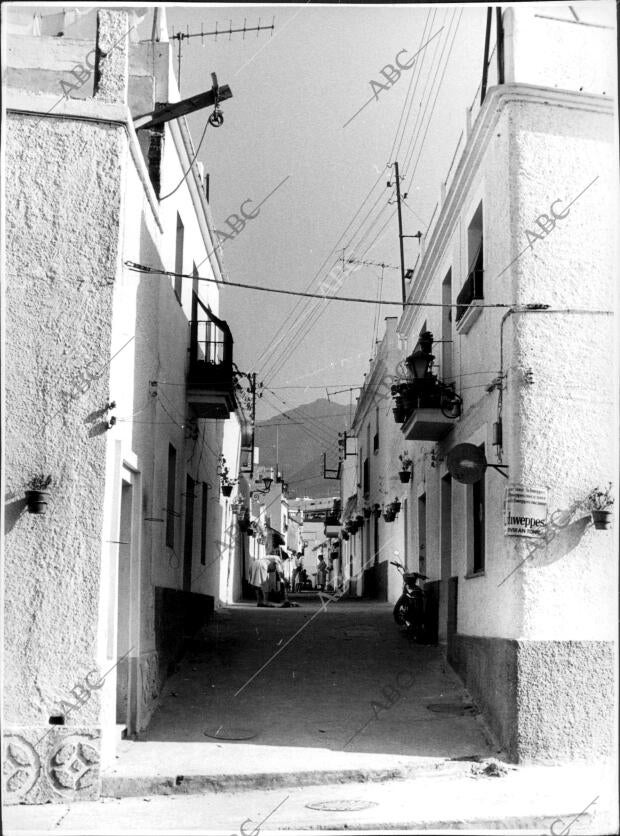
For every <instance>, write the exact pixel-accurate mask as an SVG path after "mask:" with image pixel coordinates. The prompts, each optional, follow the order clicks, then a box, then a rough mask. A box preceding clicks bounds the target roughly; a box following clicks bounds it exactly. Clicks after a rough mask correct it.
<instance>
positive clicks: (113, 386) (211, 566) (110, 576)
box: [5, 15, 240, 760]
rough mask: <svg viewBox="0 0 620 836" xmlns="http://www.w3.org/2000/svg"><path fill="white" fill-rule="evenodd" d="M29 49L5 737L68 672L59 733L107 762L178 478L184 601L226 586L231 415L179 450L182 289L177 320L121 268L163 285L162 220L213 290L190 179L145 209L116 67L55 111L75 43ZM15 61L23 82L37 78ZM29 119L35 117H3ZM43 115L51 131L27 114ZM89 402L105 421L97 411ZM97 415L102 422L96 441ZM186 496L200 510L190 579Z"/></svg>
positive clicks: (152, 695) (157, 582)
mask: <svg viewBox="0 0 620 836" xmlns="http://www.w3.org/2000/svg"><path fill="white" fill-rule="evenodd" d="M112 18H113V19H112ZM112 18H111V19H110V21H108V22H107V23H106V25H107V24H109V26H108V28H109V29H110V31H112V32H114V31H116V29H117V28H118V27H119V26H120V25H121V24H122V23H123V19H122V18H123V16H122V15H120V17H118V19H117V17H115V16H114V15H112ZM103 28H105V26H104V27H103ZM103 28H102V33H103V34H105V32H103ZM47 40H49V39H46V43H45V46H46V50H47V51H45V50H44V52H45V54H46V55H51V56H52V58H53V59H54V60H53V61H52V63H53V64H54V66H53V67H51V68H50V67H48V68H47V70H51V74H50V73H49V72H48V73H47V75H45V73H44V76H45V78H43V79H41V78H39V74H38V72H35V73H34V74H33V73H30V75H28V74H27V73H26V75H24V74H23V73H21V74H18V75H17V76H15V79H16V80H17V81H18V82H19V84H20V85H22V86H23V85H24V84H25V79H26V80H29V83H32V84H34V81H35V80H36V81H37V84H39V87H38V88H37V89H36V90H27V91H25V90H21V91H20V92H19V93H18V94H15V92H14V91H10V92H11V96H10V102H9V104H10V106H11V107H13V108H14V111H15V112H12V113H11V115H10V119H9V129H8V146H7V157H6V165H7V169H8V170H9V171H10V173H11V177H10V178H8V181H10V182H9V187H8V189H7V197H8V198H9V200H8V201H7V204H10V208H9V211H8V213H7V222H6V224H7V225H6V228H7V273H8V279H9V280H8V281H7V331H6V345H7V349H6V367H7V378H6V387H7V390H6V391H7V403H8V402H9V401H10V408H9V409H10V412H11V414H10V420H9V421H7V428H9V427H10V429H7V443H6V449H7V461H6V467H7V483H6V484H7V490H8V498H7V499H8V506H7V523H8V528H9V531H8V534H7V541H6V544H7V550H6V554H7V559H6V575H5V589H6V593H5V607H6V612H5V625H6V628H5V636H6V641H7V650H8V654H7V656H6V657H5V658H6V659H7V668H6V669H7V670H8V671H10V675H9V676H8V677H7V680H5V685H6V690H5V721H8V722H9V723H12V724H22V725H23V724H34V725H39V726H44V727H45V726H47V724H48V719H49V716H50V715H51V714H62V713H64V711H63V710H62V709H60V710H58V709H57V708H55V706H56V707H57V706H58V703H59V702H60V701H61V700H63V699H65V700H67V701H69V700H70V699H71V689H72V688H73V687H74V686H75V685H76V683H78V682H80V681H82V680H83V678H84V675H85V674H86V673H87V672H89V671H93V670H97V669H98V670H100V671H102V670H105V671H106V673H107V676H106V678H105V683H104V685H103V687H102V688H101V689H100V690H99V689H98V690H95V691H94V692H93V694H92V698H90V699H89V700H88V701H87V702H86V703H85V704H84V705H83V706H82V707H81V708H80V709H79V710H76V711H75V712H73V713H72V714H71V715H70V716H68V717H67V725H75V724H81V725H84V724H88V725H90V726H93V727H97V728H99V727H102V728H103V740H102V754H103V758H104V760H109V759H110V758H111V757H112V755H113V746H114V742H115V737H117V734H116V733H115V724H116V719H117V717H116V702H117V699H116V686H117V682H116V680H117V669H116V668H115V667H114V664H115V662H116V660H117V658H118V657H119V655H121V653H124V652H125V650H127V651H129V659H128V661H126V662H125V663H124V665H125V667H126V669H127V670H120V668H121V666H119V671H118V674H119V677H120V678H121V679H122V678H123V677H127V676H129V678H130V679H131V680H132V683H133V684H132V685H131V686H130V687H131V688H132V689H134V701H135V703H136V704H137V715H135V716H134V720H135V722H136V724H137V727H138V728H143V727H144V726H145V725H146V723H147V722H148V719H149V717H150V713H151V712H152V710H153V707H154V705H155V699H156V697H157V694H158V688H159V681H160V678H161V676H162V673H165V671H164V672H162V671H161V670H158V664H157V654H156V636H155V597H154V596H155V587H156V586H163V587H168V588H172V589H182V588H183V562H184V554H183V549H184V529H185V508H186V481H185V480H186V476H187V475H188V474H189V475H190V476H192V477H193V478H194V479H195V480H196V483H197V484H196V488H195V498H194V526H193V532H192V543H193V550H192V571H191V578H192V586H191V590H192V592H198V593H203V594H205V595H211V596H213V597H214V599H215V605H216V606H219V605H220V604H221V602H222V601H223V600H226V601H229V600H231V599H232V594H233V591H234V589H235V588H236V587H238V585H239V582H240V581H239V567H238V565H237V558H236V553H235V539H236V537H235V535H236V530H235V527H234V526H233V525H232V523H233V518H232V514H231V511H230V500H227V499H226V498H224V497H222V496H221V495H220V491H219V477H218V476H217V473H216V467H217V462H218V456H219V454H220V453H223V454H224V455H225V457H226V459H227V462H228V465H229V467H230V471H231V474H232V475H233V476H234V475H236V473H237V471H238V466H239V446H240V425H239V421H238V420H237V418H236V417H235V416H233V417H232V418H231V419H230V420H227V421H224V420H219V421H214V420H212V421H205V420H198V421H197V422H196V425H195V428H196V429H197V430H198V434H197V435H195V433H194V427H192V425H191V422H190V421H189V420H188V419H189V418H190V417H191V416H190V413H189V408H188V405H187V403H186V397H185V377H186V373H187V364H188V353H187V349H188V345H189V326H188V319H189V317H190V316H191V294H192V281H191V280H185V279H184V280H183V289H182V298H181V302H182V304H180V303H179V301H178V299H177V297H176V295H175V293H174V290H173V286H174V279H169V278H164V277H161V276H158V275H157V274H154V275H144V274H141V273H136V272H134V271H132V270H130V269H128V268H127V267H125V265H124V262H125V261H126V260H131V261H135V262H138V263H142V264H147V265H150V266H153V267H156V268H157V267H160V266H163V267H164V268H167V269H174V266H175V243H176V242H175V239H176V213H177V211H178V212H179V213H180V214H181V216H182V219H183V223H184V226H185V240H184V264H183V269H184V271H186V272H188V273H189V272H191V271H192V267H193V264H196V265H200V268H199V273H200V275H201V276H207V277H210V278H213V277H217V278H218V279H219V280H221V279H222V275H221V273H220V267H221V259H218V258H217V257H216V255H214V254H213V253H212V252H211V251H212V249H213V234H212V232H211V230H210V215H209V210H208V206H207V204H206V201H205V199H204V195H203V194H201V189H202V183H201V182H200V179H199V178H195V177H194V174H193V173H192V174H191V175H190V176H189V177H188V178H187V179H186V181H185V182H184V183H183V185H182V186H181V188H180V189H179V190H178V191H177V192H176V193H175V195H174V196H173V197H171V198H170V199H169V200H168V201H162V202H158V200H157V197H156V195H155V193H154V191H153V188H152V186H151V184H150V181H149V177H148V172H147V169H146V165H145V162H144V159H143V158H142V155H141V151H140V147H139V144H138V140H137V137H136V135H135V132H134V130H133V127H132V125H131V117H130V115H129V112H128V111H127V109H126V107H125V106H124V103H123V98H124V96H125V95H126V85H125V82H124V79H125V80H126V76H127V66H126V52H124V51H123V54H121V55H120V56H117V57H118V58H119V60H118V61H117V62H116V63H114V66H112V65H111V78H110V79H108V81H109V82H110V83H109V84H108V85H107V86H105V84H104V85H103V86H104V87H105V90H103V87H102V89H101V90H100V91H99V93H101V96H102V97H103V99H101V96H100V97H99V100H97V101H95V100H93V99H92V98H91V99H88V100H86V101H74V100H68V101H62V102H59V101H58V99H57V97H56V96H53V95H50V91H51V90H52V89H53V86H54V84H55V83H56V81H57V78H56V75H55V73H57V72H58V71H60V72H62V71H63V67H64V64H65V63H66V61H67V60H68V59H70V60H73V57H74V55H75V54H76V48H77V47H76V46H75V44H68V45H67V46H66V47H65V49H64V51H63V50H62V48H58V44H56V43H55V44H54V45H53V49H51V47H50V44H49V43H47ZM53 40H54V39H53ZM91 46H92V45H91V44H90V43H89V44H86V45H83V50H84V51H85V52H88V49H90V48H91ZM50 49H51V52H50ZM56 53H59V54H56ZM21 63H22V64H24V66H25V67H26V69H27V68H28V66H31V67H32V66H34V68H35V69H36V68H37V66H38V63H41V62H38V63H37V62H35V61H34V60H26V61H25V63H24V61H22V62H21ZM166 64H167V65H169V56H168V55H167V56H166ZM20 66H21V65H20ZM22 69H23V67H22ZM103 81H104V82H105V81H106V80H105V79H103ZM50 85H51V86H50ZM177 97H178V95H177ZM106 99H114V103H110V104H108V103H106V101H105V100H106ZM29 109H31V110H32V111H35V112H34V113H32V114H27V113H22V112H19V111H28V110H29ZM37 110H40V111H41V112H40V113H36V111H37ZM52 111H56V113H58V114H59V115H62V116H63V117H64V118H62V119H58V118H56V113H54V114H53V115H52V116H51V117H48V118H46V116H45V114H46V113H47V112H52ZM188 137H189V135H188V133H187V129H186V127H184V126H183V125H181V126H179V125H177V124H175V125H174V126H171V127H169V128H167V135H166V140H165V143H164V158H163V161H162V170H163V172H164V183H165V184H168V183H169V182H170V181H174V184H173V185H176V183H178V182H179V181H180V179H181V177H182V175H183V173H184V169H186V168H187V165H188V163H189V160H190V159H191V157H192V156H193V153H194V152H193V149H192V147H191V141H190V140H189V138H188ZM197 292H198V294H199V296H200V298H201V299H202V300H203V302H204V303H205V304H207V305H209V306H210V307H211V308H212V310H213V311H214V312H215V313H217V311H218V300H219V291H218V287H217V286H216V285H215V284H212V283H207V282H201V283H199V285H198V287H197ZM84 370H88V371H89V372H93V373H95V372H96V374H94V379H93V380H92V382H89V381H87V382H86V384H84V386H83V389H82V391H79V392H78V394H76V395H75V396H73V397H70V396H69V395H68V394H67V393H68V392H69V391H70V390H72V389H74V388H75V386H76V384H81V381H82V380H83V378H82V375H83V373H84ZM153 381H156V386H155V385H152V382H153ZM109 401H114V402H115V407H114V408H113V409H106V406H107V404H108V402H109ZM112 416H113V417H114V418H115V419H116V423H115V425H114V426H111V427H108V426H107V420H108V419H109V418H110V417H112ZM169 443H171V444H173V445H174V447H175V448H176V451H177V470H176V497H175V505H174V510H175V513H176V514H177V516H176V518H175V546H174V548H169V547H168V546H166V541H165V518H166V505H167V476H168V474H167V469H168V445H169ZM37 472H44V473H45V474H47V473H51V474H52V476H53V478H54V480H55V483H56V484H55V486H54V487H53V489H52V501H51V504H50V508H49V510H48V514H47V515H46V516H31V515H29V514H27V513H26V512H25V510H24V502H23V491H24V489H25V487H26V481H27V479H28V478H30V477H32V476H33V475H34V474H35V473H37ZM123 481H127V482H128V483H130V484H131V488H132V491H133V506H132V528H131V531H129V530H128V529H127V528H126V526H125V529H123V523H122V514H121V485H122V483H123ZM203 484H204V485H205V486H206V487H207V488H208V500H209V501H208V519H207V543H206V546H207V548H206V560H205V563H204V564H203V563H202V562H201V561H200V551H201V548H200V546H201V544H200V539H201V527H202V520H201V500H202V496H203ZM127 537H129V539H130V541H131V542H130V543H129V542H127ZM124 538H125V539H124ZM130 549H131V558H129V556H128V552H129V550H130ZM127 561H129V563H130V568H129V573H128V575H127V577H125V574H124V572H125V570H124V565H125V564H126V563H127ZM119 577H120V578H121V579H122V581H121V584H120V586H119ZM128 578H129V579H130V581H129V580H128ZM123 584H124V585H125V587H123ZM119 624H121V625H122V628H123V630H124V631H126V635H123V636H122V637H121V636H120V635H117V628H118V625H119ZM127 671H129V673H127ZM136 689H137V695H136V693H135V690H136Z"/></svg>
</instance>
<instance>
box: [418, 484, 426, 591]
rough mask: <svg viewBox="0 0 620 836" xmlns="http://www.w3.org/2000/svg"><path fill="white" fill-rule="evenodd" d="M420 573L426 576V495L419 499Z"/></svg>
mask: <svg viewBox="0 0 620 836" xmlns="http://www.w3.org/2000/svg"><path fill="white" fill-rule="evenodd" d="M418 561H419V568H418V572H419V573H420V574H421V575H425V574H426V494H425V493H423V494H422V496H419V497H418Z"/></svg>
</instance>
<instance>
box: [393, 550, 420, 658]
mask: <svg viewBox="0 0 620 836" xmlns="http://www.w3.org/2000/svg"><path fill="white" fill-rule="evenodd" d="M390 563H391V564H392V566H396V568H397V569H398V571H399V572H400V574H401V576H402V579H403V594H402V595H401V596H400V598H399V599H398V601H397V602H396V604H395V605H394V611H393V615H394V621H395V622H396V623H397V624H398V625H399V627H404V628H405V630H406V632H407V634H408V635H410V636H411V637H412V638H413V639H414V641H418V642H421V641H424V639H425V636H426V594H425V592H424V590H423V589H421V587H419V586H418V580H423V581H425V580H428V578H427V576H426V575H422V574H421V573H420V572H407V571H406V570H405V567H404V566H403V565H402V563H397V562H396V561H394V560H391V561H390Z"/></svg>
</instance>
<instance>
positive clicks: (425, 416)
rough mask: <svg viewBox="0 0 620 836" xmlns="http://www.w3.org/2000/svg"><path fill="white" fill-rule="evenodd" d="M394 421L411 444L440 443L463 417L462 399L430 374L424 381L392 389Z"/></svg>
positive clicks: (450, 386) (407, 383)
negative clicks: (461, 416) (423, 442)
mask: <svg viewBox="0 0 620 836" xmlns="http://www.w3.org/2000/svg"><path fill="white" fill-rule="evenodd" d="M393 396H394V401H395V405H394V407H393V410H392V411H393V413H394V419H395V421H396V422H397V423H398V424H402V427H401V432H402V433H403V435H404V436H405V438H406V439H407V440H409V441H439V440H440V439H442V438H443V437H444V436H446V435H447V434H448V433H449V432H450V430H451V429H452V427H453V426H454V424H455V422H456V421H457V419H458V418H459V416H460V414H461V399H460V397H459V396H458V395H457V394H456V392H455V391H454V387H453V385H447V384H445V383H442V382H441V381H440V380H438V379H437V378H436V377H435V375H428V376H427V377H426V378H425V379H423V380H413V381H409V382H406V383H400V384H397V385H396V386H394V387H393Z"/></svg>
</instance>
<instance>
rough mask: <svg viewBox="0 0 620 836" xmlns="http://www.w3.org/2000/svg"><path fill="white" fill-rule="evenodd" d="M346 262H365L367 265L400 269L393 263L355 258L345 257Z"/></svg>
mask: <svg viewBox="0 0 620 836" xmlns="http://www.w3.org/2000/svg"><path fill="white" fill-rule="evenodd" d="M347 263H348V264H365V265H366V266H367V267H382V268H385V269H387V270H400V267H395V266H394V265H393V264H383V263H379V262H378V261H360V260H359V259H357V258H347Z"/></svg>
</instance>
